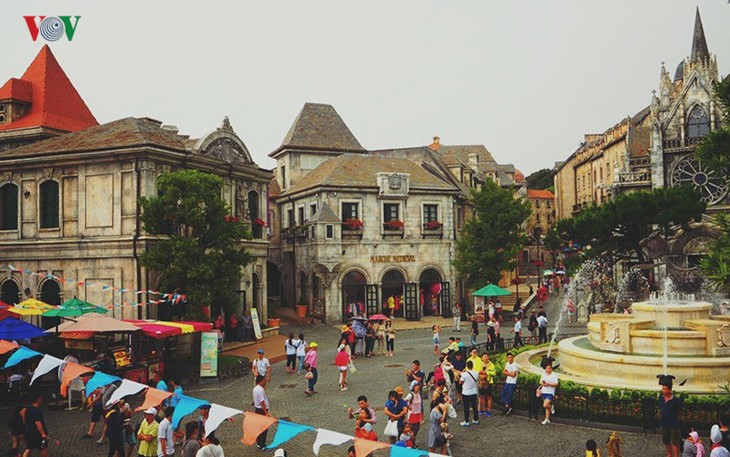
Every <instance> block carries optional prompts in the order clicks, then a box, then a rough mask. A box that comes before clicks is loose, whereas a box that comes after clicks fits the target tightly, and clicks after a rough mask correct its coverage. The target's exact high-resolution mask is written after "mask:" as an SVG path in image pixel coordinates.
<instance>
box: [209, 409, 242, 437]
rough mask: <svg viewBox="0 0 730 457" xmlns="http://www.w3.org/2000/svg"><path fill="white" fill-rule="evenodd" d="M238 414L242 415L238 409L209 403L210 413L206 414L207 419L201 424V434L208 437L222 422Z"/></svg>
mask: <svg viewBox="0 0 730 457" xmlns="http://www.w3.org/2000/svg"><path fill="white" fill-rule="evenodd" d="M238 414H243V411H241V410H240V409H233V408H229V407H227V406H222V405H219V404H216V403H211V404H210V412H209V413H208V419H207V420H206V421H205V423H204V424H203V433H204V434H205V436H208V435H210V434H211V433H213V432H214V431H216V430H217V429H218V426H219V425H220V424H222V423H223V421H224V420H226V419H229V418H231V417H233V416H236V415H238Z"/></svg>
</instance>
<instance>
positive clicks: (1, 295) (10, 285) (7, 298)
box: [0, 279, 20, 305]
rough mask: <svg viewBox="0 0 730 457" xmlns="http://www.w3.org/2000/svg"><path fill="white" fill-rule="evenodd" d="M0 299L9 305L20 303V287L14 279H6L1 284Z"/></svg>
mask: <svg viewBox="0 0 730 457" xmlns="http://www.w3.org/2000/svg"><path fill="white" fill-rule="evenodd" d="M0 300H2V301H3V303H7V304H8V305H16V304H18V303H20V288H19V287H18V283H17V282H15V281H13V280H12V279H6V280H5V281H4V282H3V284H2V286H0Z"/></svg>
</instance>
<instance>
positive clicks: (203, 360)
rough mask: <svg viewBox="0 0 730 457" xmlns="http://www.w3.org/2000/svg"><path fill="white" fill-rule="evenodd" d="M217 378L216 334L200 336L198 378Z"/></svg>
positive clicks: (210, 333)
mask: <svg viewBox="0 0 730 457" xmlns="http://www.w3.org/2000/svg"><path fill="white" fill-rule="evenodd" d="M216 376H218V332H203V333H201V334H200V377H201V378H209V377H216Z"/></svg>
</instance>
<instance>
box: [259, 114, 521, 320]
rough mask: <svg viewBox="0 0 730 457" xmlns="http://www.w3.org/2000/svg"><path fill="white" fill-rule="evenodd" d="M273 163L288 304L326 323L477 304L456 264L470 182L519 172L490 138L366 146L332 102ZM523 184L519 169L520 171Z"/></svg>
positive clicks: (274, 215) (275, 222)
mask: <svg viewBox="0 0 730 457" xmlns="http://www.w3.org/2000/svg"><path fill="white" fill-rule="evenodd" d="M270 156H271V157H273V158H274V159H276V161H277V167H276V178H275V180H274V181H272V185H271V187H270V189H271V199H272V202H273V203H274V204H273V205H272V207H271V215H270V220H271V221H272V238H271V243H272V249H271V255H270V257H269V261H270V264H269V277H270V278H275V277H279V278H280V281H279V282H278V284H275V283H274V281H272V282H271V283H270V285H269V294H270V296H271V297H272V301H274V300H276V298H274V297H276V294H278V298H279V304H280V305H281V306H292V305H293V304H303V305H308V306H309V310H310V313H311V314H312V315H313V316H314V317H316V318H319V319H323V320H326V321H328V322H335V321H341V320H343V319H345V318H346V317H347V316H348V314H351V312H352V311H353V307H355V306H360V310H361V311H366V312H368V313H369V314H372V313H375V312H380V311H381V310H382V308H383V306H384V304H385V303H387V301H388V299H389V298H390V297H394V300H397V301H399V308H400V309H399V311H398V313H397V314H398V315H401V316H402V315H406V316H407V317H409V318H418V317H420V316H421V315H429V314H438V315H443V316H449V315H450V314H451V306H452V304H453V302H454V301H455V300H461V301H466V300H468V299H469V295H468V292H469V291H467V290H465V288H464V286H463V284H462V283H461V281H459V280H457V278H456V271H455V269H454V267H453V265H452V260H453V258H454V250H455V240H456V237H457V236H458V234H459V229H460V228H461V226H462V225H463V224H464V223H465V222H466V221H467V220H468V218H469V217H471V215H472V210H471V207H470V204H469V199H468V196H469V192H470V189H479V188H480V187H481V183H483V182H484V181H485V180H486V179H494V180H495V181H497V182H499V183H500V184H502V185H504V186H507V185H511V184H513V183H514V175H515V169H514V167H513V166H510V165H500V164H497V163H496V162H495V161H494V158H493V157H492V156H491V154H490V153H489V151H488V150H487V149H486V148H485V147H484V146H483V145H459V146H449V145H443V144H441V142H440V139H439V138H438V137H435V138H434V141H433V143H432V144H431V145H429V146H420V147H413V148H400V149H387V150H376V151H368V150H366V149H365V148H363V147H362V145H360V143H359V142H358V141H357V139H356V138H355V136H354V135H353V134H352V132H351V131H350V129H349V128H348V127H347V125H346V124H345V123H344V121H343V120H342V119H341V118H340V116H339V115H338V114H337V112H336V111H335V109H334V108H333V107H332V106H330V105H323V104H314V103H307V104H305V105H304V107H303V109H302V111H301V112H300V113H299V115H298V116H297V118H296V120H295V121H294V124H293V125H292V127H291V129H290V130H289V133H288V134H287V135H286V137H285V138H284V141H283V142H282V145H281V146H280V147H279V148H277V149H276V150H275V151H274V152H272V153H271V154H270ZM518 179H519V176H518Z"/></svg>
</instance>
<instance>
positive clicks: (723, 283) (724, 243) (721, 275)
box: [700, 213, 730, 292]
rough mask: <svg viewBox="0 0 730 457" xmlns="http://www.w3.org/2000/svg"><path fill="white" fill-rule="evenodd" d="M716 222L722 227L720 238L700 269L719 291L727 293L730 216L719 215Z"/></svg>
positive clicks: (729, 258)
mask: <svg viewBox="0 0 730 457" xmlns="http://www.w3.org/2000/svg"><path fill="white" fill-rule="evenodd" d="M715 222H716V223H717V225H719V226H720V237H719V238H718V239H717V240H715V241H714V242H713V243H712V244H711V245H710V250H709V252H708V253H707V255H705V256H704V257H702V260H700V269H701V270H702V272H703V273H704V274H705V276H707V279H709V280H710V282H711V283H712V284H713V285H714V286H715V287H716V288H717V289H718V290H721V291H725V292H727V291H728V289H730V215H728V214H724V213H722V214H718V215H717V216H715Z"/></svg>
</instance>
